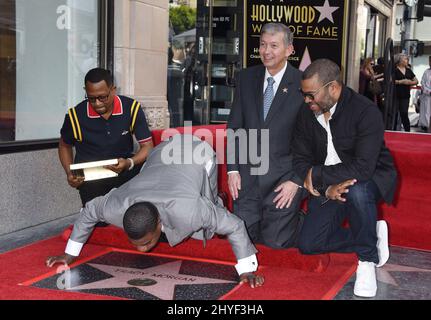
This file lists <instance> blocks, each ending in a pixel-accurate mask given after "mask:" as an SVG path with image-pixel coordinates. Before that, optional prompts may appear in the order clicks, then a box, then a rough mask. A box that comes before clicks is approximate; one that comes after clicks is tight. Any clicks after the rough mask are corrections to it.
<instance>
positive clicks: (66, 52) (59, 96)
mask: <svg viewBox="0 0 431 320" xmlns="http://www.w3.org/2000/svg"><path fill="white" fill-rule="evenodd" d="M98 47H99V43H98V1H97V0H43V1H40V0H14V1H13V0H0V90H1V91H0V92H1V94H0V143H1V142H10V141H27V140H42V139H53V138H58V137H59V135H60V134H59V130H60V127H61V124H62V122H63V119H64V115H65V113H66V111H67V109H68V108H69V107H72V106H73V105H76V104H77V103H78V102H80V101H81V100H82V99H83V98H84V95H85V92H84V90H83V79H84V76H85V74H86V72H87V71H88V70H89V69H91V68H93V67H96V66H97V65H98Z"/></svg>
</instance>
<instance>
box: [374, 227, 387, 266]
mask: <svg viewBox="0 0 431 320" xmlns="http://www.w3.org/2000/svg"><path fill="white" fill-rule="evenodd" d="M376 231H377V254H378V255H379V263H378V264H377V265H376V267H377V268H380V267H383V266H384V265H385V263H386V262H387V261H388V259H389V243H388V225H387V223H386V221H384V220H380V221H377V224H376Z"/></svg>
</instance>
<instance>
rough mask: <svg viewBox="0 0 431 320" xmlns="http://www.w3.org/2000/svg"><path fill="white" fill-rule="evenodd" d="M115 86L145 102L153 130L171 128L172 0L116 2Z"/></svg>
mask: <svg viewBox="0 0 431 320" xmlns="http://www.w3.org/2000/svg"><path fill="white" fill-rule="evenodd" d="M114 3H115V21H114V24H115V34H114V42H115V44H114V58H115V63H114V65H115V67H114V68H115V71H114V75H115V82H116V85H117V88H118V92H119V93H120V94H122V95H126V96H130V97H133V98H135V99H137V100H138V101H139V102H141V106H142V107H143V109H144V111H145V114H146V116H147V121H148V124H149V126H150V129H164V128H168V127H169V112H168V102H167V99H166V86H167V65H168V62H167V60H168V32H169V31H168V30H169V28H168V24H169V1H168V0H115V2H114Z"/></svg>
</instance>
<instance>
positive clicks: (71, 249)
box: [64, 239, 84, 257]
mask: <svg viewBox="0 0 431 320" xmlns="http://www.w3.org/2000/svg"><path fill="white" fill-rule="evenodd" d="M83 246H84V244H83V243H79V242H76V241H73V240H71V239H69V241H67V246H66V250H65V251H64V252H65V253H67V254H69V255H71V256H74V257H77V256H79V254H80V253H81V250H82V247H83Z"/></svg>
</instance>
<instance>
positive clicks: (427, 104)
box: [419, 56, 431, 132]
mask: <svg viewBox="0 0 431 320" xmlns="http://www.w3.org/2000/svg"><path fill="white" fill-rule="evenodd" d="M429 66H430V67H429V68H428V69H427V70H425V72H424V74H423V75H422V80H421V87H422V95H421V96H420V109H419V126H420V127H421V129H422V130H423V131H424V132H427V131H429V129H430V117H431V56H430V57H429Z"/></svg>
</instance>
